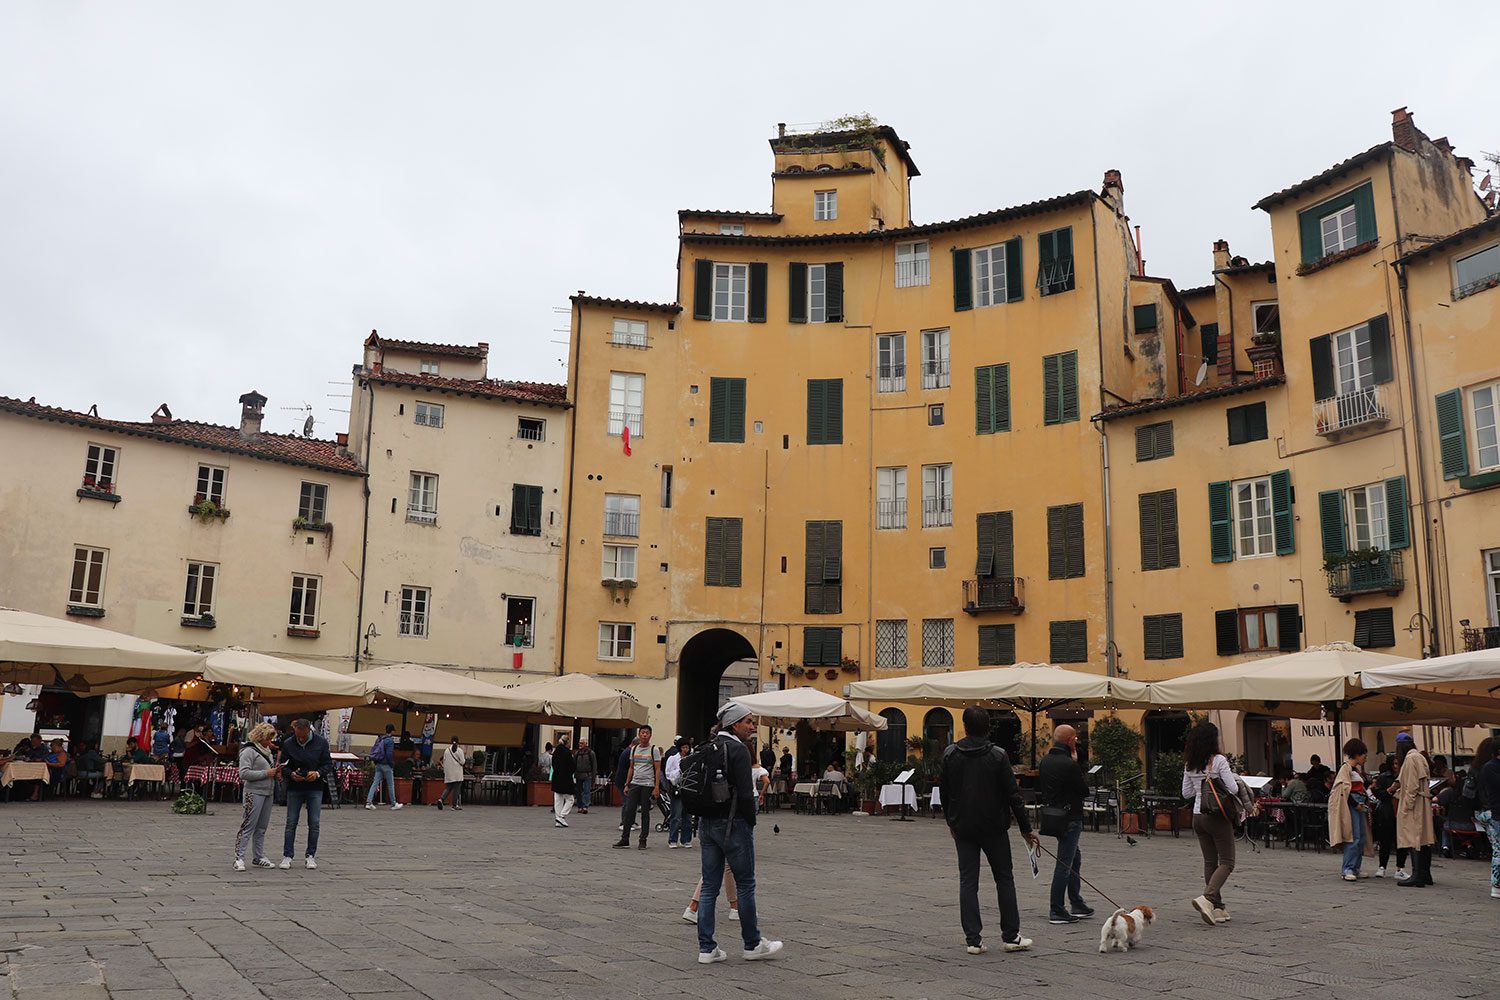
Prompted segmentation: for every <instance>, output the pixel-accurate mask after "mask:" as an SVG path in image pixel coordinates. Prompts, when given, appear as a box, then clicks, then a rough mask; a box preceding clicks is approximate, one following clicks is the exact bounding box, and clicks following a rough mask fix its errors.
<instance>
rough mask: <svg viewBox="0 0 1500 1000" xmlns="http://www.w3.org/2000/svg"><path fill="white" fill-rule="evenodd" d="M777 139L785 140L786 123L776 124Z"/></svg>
mask: <svg viewBox="0 0 1500 1000" xmlns="http://www.w3.org/2000/svg"><path fill="white" fill-rule="evenodd" d="M776 138H778V139H785V138H786V122H777V123H776Z"/></svg>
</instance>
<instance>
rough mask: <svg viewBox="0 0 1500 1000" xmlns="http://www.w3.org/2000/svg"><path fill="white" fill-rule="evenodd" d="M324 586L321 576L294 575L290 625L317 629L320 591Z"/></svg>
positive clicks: (288, 622)
mask: <svg viewBox="0 0 1500 1000" xmlns="http://www.w3.org/2000/svg"><path fill="white" fill-rule="evenodd" d="M322 586H323V578H322V577H320V576H304V575H303V574H301V573H294V574H293V575H292V610H291V615H290V616H289V617H288V618H287V625H288V626H289V627H291V628H296V629H311V630H313V631H316V630H317V628H318V592H319V591H320V590H321V589H322Z"/></svg>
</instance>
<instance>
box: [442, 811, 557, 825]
mask: <svg viewBox="0 0 1500 1000" xmlns="http://www.w3.org/2000/svg"><path fill="white" fill-rule="evenodd" d="M455 808H456V807H455ZM552 825H553V826H567V825H568V821H567V820H565V819H562V818H561V817H558V816H553V817H552Z"/></svg>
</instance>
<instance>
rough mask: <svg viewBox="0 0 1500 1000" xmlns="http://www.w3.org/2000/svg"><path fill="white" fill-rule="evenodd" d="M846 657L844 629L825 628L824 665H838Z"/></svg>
mask: <svg viewBox="0 0 1500 1000" xmlns="http://www.w3.org/2000/svg"><path fill="white" fill-rule="evenodd" d="M843 659H844V630H843V629H841V628H825V629H824V630H823V665H824V666H825V667H836V666H838V665H839V664H840V663H842V662H843Z"/></svg>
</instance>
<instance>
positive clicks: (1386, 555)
mask: <svg viewBox="0 0 1500 1000" xmlns="http://www.w3.org/2000/svg"><path fill="white" fill-rule="evenodd" d="M1324 571H1325V572H1326V573H1327V574H1328V594H1329V596H1330V597H1337V598H1338V599H1339V600H1341V601H1348V600H1349V599H1350V598H1353V597H1357V596H1359V595H1360V594H1389V595H1391V596H1392V597H1394V596H1396V595H1397V594H1399V593H1401V591H1402V590H1404V589H1405V588H1406V570H1405V567H1404V565H1403V563H1402V560H1401V553H1400V552H1382V551H1369V552H1356V553H1350V554H1349V555H1347V556H1340V557H1338V560H1337V561H1336V562H1333V563H1332V564H1328V563H1325V564H1324Z"/></svg>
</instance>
